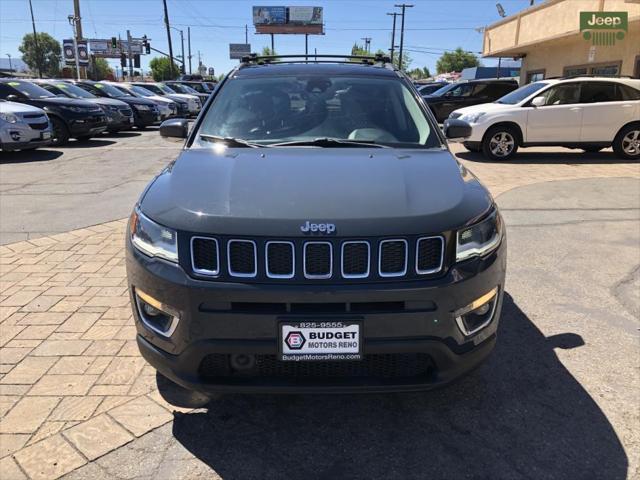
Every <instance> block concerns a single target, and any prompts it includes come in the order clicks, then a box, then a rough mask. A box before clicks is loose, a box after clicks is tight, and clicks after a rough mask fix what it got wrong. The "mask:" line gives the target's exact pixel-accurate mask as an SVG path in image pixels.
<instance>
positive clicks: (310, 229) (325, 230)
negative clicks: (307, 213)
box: [300, 220, 336, 235]
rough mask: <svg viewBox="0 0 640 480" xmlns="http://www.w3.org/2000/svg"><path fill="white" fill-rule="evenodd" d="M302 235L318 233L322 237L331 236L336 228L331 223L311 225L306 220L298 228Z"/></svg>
mask: <svg viewBox="0 0 640 480" xmlns="http://www.w3.org/2000/svg"><path fill="white" fill-rule="evenodd" d="M300 231H301V232H302V233H319V234H324V235H332V234H334V233H335V231H336V226H335V224H333V223H311V222H310V221H309V220H307V221H306V222H305V223H304V224H303V225H301V226H300Z"/></svg>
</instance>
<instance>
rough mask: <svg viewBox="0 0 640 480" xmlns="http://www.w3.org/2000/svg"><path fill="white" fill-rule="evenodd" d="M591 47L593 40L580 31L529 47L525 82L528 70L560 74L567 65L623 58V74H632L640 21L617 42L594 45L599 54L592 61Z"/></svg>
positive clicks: (639, 52) (524, 64) (639, 43)
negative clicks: (586, 38)
mask: <svg viewBox="0 0 640 480" xmlns="http://www.w3.org/2000/svg"><path fill="white" fill-rule="evenodd" d="M591 48H592V45H591V42H589V41H586V40H584V39H583V38H582V36H581V35H579V34H578V35H572V36H570V37H567V38H560V39H556V40H551V41H547V42H543V43H540V44H538V45H535V46H531V47H529V48H527V50H526V56H525V57H524V58H523V59H522V72H521V77H520V81H521V84H523V83H524V82H525V81H526V78H527V72H531V71H538V70H544V72H545V77H546V78H548V77H559V76H562V75H563V74H564V69H565V67H569V66H578V65H595V64H602V63H616V62H619V61H621V62H622V67H621V71H620V75H628V76H632V75H633V74H634V71H633V70H634V65H635V60H636V57H637V56H638V55H640V22H633V23H630V24H629V32H628V34H627V36H626V37H625V38H624V40H621V41H617V42H616V44H615V45H609V46H597V47H593V48H594V49H595V55H594V58H593V60H592V61H589V53H590V49H591Z"/></svg>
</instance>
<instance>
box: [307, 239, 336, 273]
mask: <svg viewBox="0 0 640 480" xmlns="http://www.w3.org/2000/svg"><path fill="white" fill-rule="evenodd" d="M332 257H333V249H332V247H331V243H329V242H307V243H305V244H304V276H305V277H306V278H315V279H322V278H331V274H332V272H333V269H332V264H333V259H332Z"/></svg>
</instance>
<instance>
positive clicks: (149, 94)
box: [131, 85, 155, 97]
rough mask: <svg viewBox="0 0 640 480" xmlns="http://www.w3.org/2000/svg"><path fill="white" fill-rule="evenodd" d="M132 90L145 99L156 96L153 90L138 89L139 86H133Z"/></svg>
mask: <svg viewBox="0 0 640 480" xmlns="http://www.w3.org/2000/svg"><path fill="white" fill-rule="evenodd" d="M131 90H132V91H134V92H135V93H137V94H138V95H142V96H143V97H153V96H154V95H155V93H153V92H152V91H151V90H147V89H146V88H143V87H138V86H137V85H133V86H132V87H131Z"/></svg>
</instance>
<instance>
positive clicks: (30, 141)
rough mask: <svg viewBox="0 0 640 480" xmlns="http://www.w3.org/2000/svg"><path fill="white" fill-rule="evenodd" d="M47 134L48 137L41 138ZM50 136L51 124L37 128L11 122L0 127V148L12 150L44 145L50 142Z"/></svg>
mask: <svg viewBox="0 0 640 480" xmlns="http://www.w3.org/2000/svg"><path fill="white" fill-rule="evenodd" d="M47 134H48V136H49V138H46V139H45V138H42V137H43V135H47ZM51 136H52V131H51V125H49V126H47V128H45V129H44V130H37V129H33V128H31V127H30V126H29V125H28V124H25V123H11V124H7V125H6V126H4V127H3V128H1V129H0V148H1V149H2V150H4V151H12V150H23V149H31V148H38V147H44V146H47V145H49V144H51Z"/></svg>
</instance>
